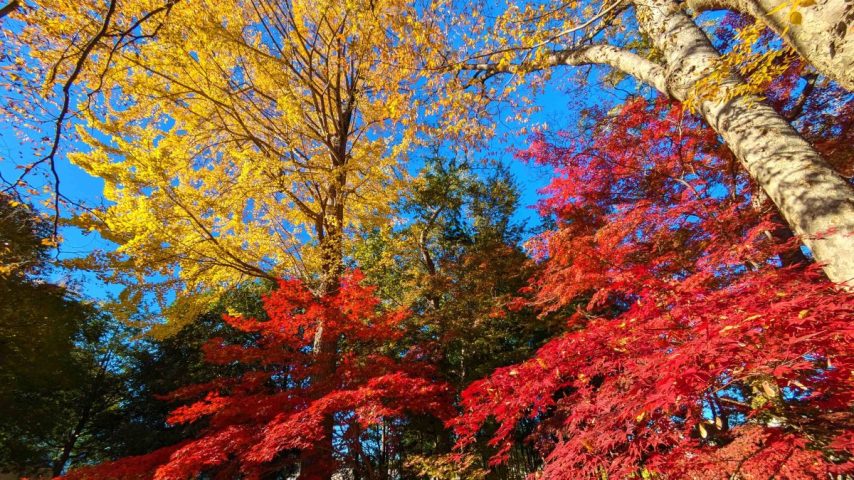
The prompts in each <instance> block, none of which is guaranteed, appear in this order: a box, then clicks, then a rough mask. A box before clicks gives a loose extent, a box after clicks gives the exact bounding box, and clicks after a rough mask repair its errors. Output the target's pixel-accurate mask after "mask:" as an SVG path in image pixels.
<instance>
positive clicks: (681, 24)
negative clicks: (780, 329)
mask: <svg viewBox="0 0 854 480" xmlns="http://www.w3.org/2000/svg"><path fill="white" fill-rule="evenodd" d="M634 3H635V5H636V7H637V16H638V23H639V25H640V27H641V29H642V30H643V31H644V32H645V33H646V34H647V35H649V38H650V39H651V41H652V42H653V43H654V45H655V47H656V48H657V49H659V50H660V51H661V52H662V53H663V55H664V61H665V66H664V68H665V73H664V74H665V81H666V86H667V92H666V93H668V94H669V95H670V96H671V97H673V98H675V99H676V100H680V101H684V100H686V99H688V97H689V95H690V94H691V89H692V87H693V86H694V85H695V84H696V83H697V82H698V81H699V80H701V79H702V78H704V77H705V76H706V75H708V74H709V73H710V72H711V71H712V70H713V69H714V67H715V62H716V60H717V59H718V58H719V54H718V52H717V51H716V50H715V49H714V47H713V46H712V45H711V43H710V42H709V39H708V38H707V37H706V35H705V33H704V32H703V31H702V30H701V29H700V28H699V27H698V26H697V25H696V24H695V23H694V22H693V21H692V20H691V18H689V17H688V16H687V15H686V14H685V13H684V12H683V11H682V9H681V8H680V6H679V4H678V3H676V2H675V1H673V0H636V1H635V2H634ZM740 82H741V80H740V79H738V78H736V77H730V78H728V79H726V80H725V81H724V84H723V85H722V87H721V88H720V89H719V91H718V92H717V93H715V94H714V95H713V96H712V97H706V98H703V99H702V100H701V101H700V102H699V110H700V113H701V114H702V116H703V117H704V118H705V120H706V121H707V122H708V123H709V125H710V126H711V127H712V128H713V129H714V130H715V131H716V132H717V133H718V134H720V135H721V137H723V139H724V141H725V142H726V144H727V145H728V146H729V148H730V149H731V150H732V152H733V153H734V154H735V156H736V157H737V158H738V159H739V160H740V161H741V163H742V164H743V165H744V167H745V168H746V169H747V171H748V172H749V173H750V175H751V177H752V178H753V179H754V180H755V181H756V182H757V183H758V184H759V185H760V186H761V187H762V189H763V190H764V191H765V192H766V193H767V194H768V197H769V198H771V200H772V201H773V202H774V203H775V204H776V205H777V207H778V209H779V210H780V213H781V214H782V216H783V218H785V220H786V221H787V223H788V224H789V226H790V227H791V228H792V230H793V231H794V232H795V233H796V234H797V235H798V236H799V237H800V238H801V240H802V241H803V242H804V244H806V245H807V247H809V248H810V250H811V251H812V253H813V255H814V256H815V258H816V260H817V261H818V262H820V263H822V264H824V270H825V272H826V273H827V276H828V277H829V278H830V279H831V280H832V281H834V282H837V283H844V284H847V285H848V286H849V287H850V286H852V285H854V188H852V187H851V185H850V184H848V182H847V181H846V180H845V179H843V178H842V177H841V176H840V175H839V174H837V173H836V172H835V171H834V170H833V169H832V168H831V167H830V165H828V163H827V162H826V161H825V160H824V159H823V158H822V157H821V155H819V153H818V152H816V151H815V149H814V148H813V147H812V146H811V145H810V144H809V143H807V142H806V141H805V140H804V139H803V138H802V137H801V136H800V135H799V134H798V133H797V132H796V131H795V130H794V129H793V128H792V127H791V125H789V123H788V122H787V121H786V120H785V119H783V117H781V116H780V115H779V114H778V113H777V112H775V111H774V110H773V109H772V108H771V107H770V106H768V105H767V104H766V103H764V102H762V101H761V100H760V99H759V98H756V97H750V96H739V97H735V98H733V99H730V100H727V99H726V91H727V90H728V89H729V88H731V87H732V86H734V85H737V84H738V83H740Z"/></svg>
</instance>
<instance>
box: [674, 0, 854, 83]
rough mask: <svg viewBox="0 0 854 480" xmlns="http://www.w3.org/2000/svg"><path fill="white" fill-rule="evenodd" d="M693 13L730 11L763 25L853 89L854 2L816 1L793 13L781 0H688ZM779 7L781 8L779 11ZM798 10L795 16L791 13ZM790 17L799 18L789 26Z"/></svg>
mask: <svg viewBox="0 0 854 480" xmlns="http://www.w3.org/2000/svg"><path fill="white" fill-rule="evenodd" d="M687 3H688V6H689V7H690V8H691V10H693V11H694V13H695V14H699V13H700V12H702V11H705V10H733V11H737V12H741V13H744V14H747V15H750V16H751V17H753V18H755V19H756V20H758V21H760V22H762V23H763V24H765V25H766V26H767V27H768V28H770V29H771V30H773V31H774V32H775V33H776V34H777V35H779V36H780V38H782V39H783V40H784V41H785V42H786V43H788V44H789V46H791V47H792V48H793V49H795V50H796V51H797V52H798V53H799V54H800V55H801V56H802V57H803V58H804V59H806V61H807V62H809V63H810V64H812V65H813V66H814V67H815V68H816V70H818V71H819V72H821V73H823V74H824V75H825V76H827V77H828V78H830V79H832V80H834V81H836V82H837V83H839V84H840V85H842V86H843V87H844V88H846V89H848V90H854V28H851V27H850V25H852V24H854V3H852V2H851V1H844V0H817V1H816V2H815V3H813V4H812V5H806V3H807V2H804V3H805V4H804V5H799V6H798V7H797V9H796V10H792V8H791V6H790V5H784V4H783V3H782V2H781V0H688V2H687ZM781 7H782V8H781ZM795 11H797V14H794V13H793V12H795ZM791 15H795V17H796V18H799V21H798V22H797V23H792V17H791Z"/></svg>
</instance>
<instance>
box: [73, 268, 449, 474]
mask: <svg viewBox="0 0 854 480" xmlns="http://www.w3.org/2000/svg"><path fill="white" fill-rule="evenodd" d="M361 281H362V275H361V274H360V273H359V272H354V273H352V274H350V275H349V276H347V277H345V278H344V280H343V281H342V284H341V286H340V288H339V289H337V291H336V292H334V293H332V294H329V295H325V296H322V297H316V296H315V295H314V294H313V293H312V292H311V291H309V289H308V288H306V286H305V285H303V284H302V283H301V282H299V281H296V280H282V281H280V282H279V288H278V289H277V290H275V291H274V292H272V293H271V294H270V295H269V296H267V297H266V298H265V299H264V309H265V311H266V313H267V316H268V317H269V320H263V321H262V320H257V319H254V318H242V317H234V316H225V317H224V319H225V321H226V322H227V323H228V324H229V325H231V326H232V327H234V328H235V329H237V330H239V331H241V332H244V333H246V334H248V336H249V338H251V339H252V340H250V341H247V343H243V344H229V343H227V342H225V341H224V340H223V339H221V338H214V339H212V340H211V341H210V342H209V343H208V344H207V345H206V346H205V348H204V352H205V358H206V361H208V362H212V363H215V364H241V365H244V366H245V367H246V368H244V370H245V371H244V373H242V374H240V375H238V376H235V377H221V378H217V379H215V380H214V381H212V382H209V383H205V384H200V385H191V386H187V387H185V388H182V389H180V390H178V391H176V392H173V393H171V394H170V395H168V399H169V400H172V401H183V402H186V404H185V405H184V406H181V407H179V408H177V409H175V410H174V411H173V412H172V413H171V416H170V418H169V422H170V423H172V424H182V423H187V422H195V423H198V424H199V428H200V434H199V435H198V436H197V437H196V438H194V439H190V440H187V441H184V442H182V443H180V444H178V445H174V446H171V447H167V448H164V449H161V450H158V451H155V452H152V453H150V454H148V455H143V456H139V457H129V458H125V459H121V460H118V461H116V462H112V463H107V464H103V465H99V466H96V467H90V468H82V469H79V470H76V471H73V472H71V473H70V474H69V475H67V476H66V477H65V478H68V479H93V478H116V479H118V478H121V479H131V478H134V479H135V478H155V479H159V480H165V479H186V478H194V477H196V476H198V475H199V474H206V475H207V476H209V477H210V478H222V479H231V478H247V479H251V478H261V477H264V476H265V475H269V474H274V473H276V472H285V471H288V470H289V469H290V470H291V471H294V470H296V469H297V468H298V469H299V472H300V478H304V479H320V478H323V476H324V475H325V473H323V472H329V471H335V470H336V469H338V468H348V467H349V468H352V466H353V465H354V464H355V462H357V461H358V459H362V460H363V459H364V457H365V456H368V455H370V452H368V451H366V448H367V447H368V446H370V445H369V444H370V442H371V440H369V439H366V438H365V437H364V435H365V434H366V432H367V431H368V430H369V429H370V428H371V427H372V426H376V425H378V424H380V423H381V422H391V421H393V420H394V419H401V418H405V416H406V415H407V414H410V413H412V414H427V415H434V416H436V417H438V418H440V419H446V418H448V417H449V416H450V414H451V413H452V412H451V411H450V407H449V405H450V404H451V402H450V399H449V398H448V388H447V387H446V385H444V384H443V383H441V382H437V381H435V379H434V378H433V371H432V370H431V368H430V367H429V365H426V364H425V362H422V361H420V359H419V355H418V352H417V351H416V350H415V349H409V350H400V349H395V347H394V344H395V341H396V340H399V339H400V338H401V336H402V335H403V333H404V330H403V328H402V327H403V326H402V322H403V321H404V320H405V319H406V317H407V315H408V312H407V311H405V310H397V311H390V312H385V311H383V310H382V309H381V308H380V305H379V300H378V299H377V298H376V297H375V296H374V289H373V288H372V287H369V286H365V285H362V283H361ZM321 321H322V322H321ZM321 324H322V328H323V329H324V335H329V336H330V337H329V338H336V339H338V341H337V345H338V348H337V349H336V350H335V351H320V352H318V351H315V349H314V348H313V339H314V337H315V332H316V329H317V328H318V326H319V325H321ZM330 362H331V363H334V374H333V375H331V376H320V375H319V373H318V372H321V371H326V367H327V366H328V365H329V364H330ZM330 422H331V423H332V424H333V426H334V428H332V429H329V428H326V426H327V425H328V423H330ZM329 431H331V432H333V436H334V437H335V438H328V437H327V434H326V433H325V432H329ZM388 443H390V444H391V447H389V448H393V442H388ZM330 449H332V450H333V455H332V456H331V458H334V459H335V461H336V465H332V466H330V465H322V464H321V461H319V460H318V459H326V458H330V456H329V455H328V454H324V453H326V452H328V451H329V450H330ZM393 453H394V452H391V453H390V454H392V455H393ZM386 454H389V452H386ZM206 478H207V477H206Z"/></svg>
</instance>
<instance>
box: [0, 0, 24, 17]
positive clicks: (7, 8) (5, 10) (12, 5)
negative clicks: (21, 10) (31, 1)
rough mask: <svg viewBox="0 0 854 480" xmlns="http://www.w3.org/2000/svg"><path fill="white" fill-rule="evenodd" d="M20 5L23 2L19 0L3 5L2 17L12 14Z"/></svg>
mask: <svg viewBox="0 0 854 480" xmlns="http://www.w3.org/2000/svg"><path fill="white" fill-rule="evenodd" d="M20 6H21V4H20V3H19V2H18V0H12V1H10V2H9V3H7V4H6V5H3V6H2V7H0V19H2V18H4V17H5V16H6V15H9V14H11V13H12V12H14V11H15V10H17V9H18V7H20Z"/></svg>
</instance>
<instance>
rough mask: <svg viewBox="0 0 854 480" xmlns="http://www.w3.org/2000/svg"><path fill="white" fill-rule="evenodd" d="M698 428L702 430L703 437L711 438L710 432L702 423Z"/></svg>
mask: <svg viewBox="0 0 854 480" xmlns="http://www.w3.org/2000/svg"><path fill="white" fill-rule="evenodd" d="M697 428H698V429H699V430H700V436H701V437H703V438H706V437H707V436H709V432H707V431H706V427H704V426H703V424H702V423H700V424H698V425H697Z"/></svg>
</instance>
